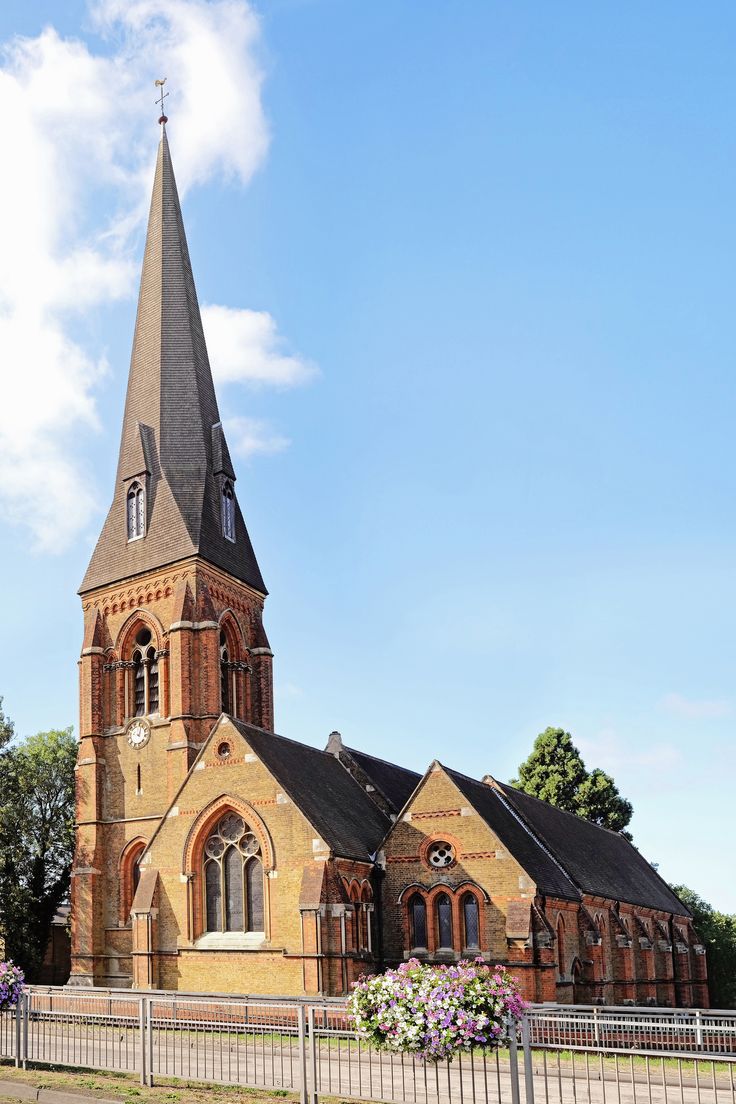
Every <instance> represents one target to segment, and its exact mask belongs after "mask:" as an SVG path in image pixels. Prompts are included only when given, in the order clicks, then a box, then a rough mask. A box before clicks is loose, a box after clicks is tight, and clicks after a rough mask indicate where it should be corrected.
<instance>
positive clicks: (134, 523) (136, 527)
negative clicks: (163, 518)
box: [126, 482, 146, 540]
mask: <svg viewBox="0 0 736 1104" xmlns="http://www.w3.org/2000/svg"><path fill="white" fill-rule="evenodd" d="M126 502H127V518H128V540H138V538H139V537H143V536H145V533H146V495H145V491H144V490H143V487H142V486H141V484H140V483H137V482H136V483H131V485H130V487H129V488H128V495H127V500H126Z"/></svg>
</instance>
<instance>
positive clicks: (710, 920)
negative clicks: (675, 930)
mask: <svg viewBox="0 0 736 1104" xmlns="http://www.w3.org/2000/svg"><path fill="white" fill-rule="evenodd" d="M672 889H673V890H674V892H675V893H676V894H677V896H678V897H679V898H680V900H681V901H683V902H684V903H685V904H686V905H687V907H688V908H689V909H690V911H691V913H692V914H693V924H694V925H695V930H696V932H697V933H698V935H699V936H700V938H701V939H702V941H703V944H704V946H705V949H706V952H707V956H708V991H709V993H710V1003H711V1007H712V1008H736V916H729V915H728V913H725V912H718V911H717V910H716V909H714V908H713V906H712V905H709V904H708V902H707V901H704V900H703V898H702V897H699V896H698V894H697V893H695V892H694V891H693V890H692V889H689V888H688V887H687V886H684V885H673V886H672Z"/></svg>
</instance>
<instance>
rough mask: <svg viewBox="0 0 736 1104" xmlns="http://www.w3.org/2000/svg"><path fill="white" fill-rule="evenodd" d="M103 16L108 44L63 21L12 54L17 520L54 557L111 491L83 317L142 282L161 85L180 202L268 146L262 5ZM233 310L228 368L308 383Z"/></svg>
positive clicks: (8, 60) (93, 353)
mask: <svg viewBox="0 0 736 1104" xmlns="http://www.w3.org/2000/svg"><path fill="white" fill-rule="evenodd" d="M91 15H92V19H93V25H94V26H95V28H96V29H97V30H98V31H99V33H100V35H101V36H102V38H103V44H102V48H101V49H95V47H94V46H93V44H92V42H91V41H89V42H85V41H81V40H76V39H65V38H62V37H61V36H60V35H59V34H57V32H56V31H55V30H54V29H53V28H48V29H46V30H44V31H43V32H42V33H41V34H40V35H38V36H37V37H35V38H19V37H16V38H13V39H11V40H9V41H8V42H6V43H5V44H4V46H2V47H0V117H1V118H2V119H3V172H2V174H0V243H2V247H1V248H0V410H1V411H2V418H0V514H2V515H3V516H4V518H5V519H6V520H8V521H10V522H11V523H14V524H19V525H23V526H25V527H27V528H28V529H30V531H31V533H32V535H33V537H34V539H35V544H36V546H37V547H38V548H40V549H42V550H45V551H51V550H57V549H60V548H63V547H64V546H66V545H68V544H69V543H70V542H71V540H72V539H73V538H74V536H75V535H76V534H77V533H79V532H80V531H81V530H82V529H83V528H84V527H85V526H86V525H87V524H88V523H89V520H90V518H91V516H92V514H93V512H94V510H95V507H96V506H98V505H99V504H100V503H99V502H98V501H97V499H96V496H97V495H98V494H101V495H102V497H103V498H104V497H106V495H107V493H108V491H109V488H91V487H90V484H89V479H88V478H87V477H84V473H83V470H82V465H81V459H80V453H79V452H78V447H79V445H78V441H79V436H80V433H79V431H80V429H81V430H83V431H84V430H85V428H86V429H87V430H89V429H91V428H93V427H95V426H96V424H97V416H96V402H95V395H96V388H97V387H98V384H99V381H100V379H101V377H102V376H103V375H104V372H105V370H106V365H105V361H104V358H103V357H102V355H101V353H100V351H99V349H97V350H95V349H94V348H93V347H90V346H89V343H88V342H87V341H85V339H84V336H82V337H80V336H79V335H80V334H82V335H83V334H84V328H83V326H81V327H80V323H79V316H80V315H81V316H83V315H84V312H85V311H88V310H89V309H90V308H91V307H94V306H99V305H104V304H108V303H110V302H111V301H113V300H115V299H119V298H122V297H126V296H130V295H132V294H133V293H134V291H135V288H136V283H137V273H138V266H139V263H140V258H139V252H140V249H139V246H140V241H139V235H138V231H139V229H140V225H141V219H142V218H143V216H144V215H145V213H146V210H147V206H148V197H149V195H150V187H151V180H152V168H153V160H154V156H155V144H156V140H157V134H156V129H155V120H156V107H155V106H154V99H155V96H156V90H155V89H154V86H153V78H154V77H156V76H166V75H170V76H171V78H172V79H171V81H170V82H169V84H168V85H167V87H169V88H171V96H170V97H169V99H168V100H167V101H166V103H167V113H168V114H170V116H171V119H172V122H171V125H170V128H169V129H170V132H171V137H172V146H173V147H174V156H175V161H176V169H177V182H178V184H179V191H180V194H182V195H183V194H184V193H185V192H186V191H187V189H188V188H189V187H191V186H192V185H194V184H197V183H202V182H203V181H205V180H207V179H210V178H211V177H212V176H213V175H215V174H220V175H224V176H225V177H227V178H232V179H235V180H237V181H239V182H241V183H245V182H247V181H248V180H249V179H250V177H251V176H252V174H253V173H254V172H255V171H256V169H257V168H258V166H259V165H260V164H261V163H262V161H263V158H264V156H265V154H266V151H267V148H268V129H267V126H266V122H265V118H264V114H263V109H262V105H261V98H260V97H261V85H262V81H263V73H262V68H261V65H260V62H259V59H258V45H259V23H258V19H257V17H256V15H255V14H254V12H253V10H252V8H251V7H250V6H249V4H248V3H247V2H246V0H212V2H207V0H155V2H153V0H97V2H95V3H93V4H92V6H91ZM110 89H114V97H113V96H111V95H110V93H109V90H110ZM169 105H170V106H169ZM100 211H104V212H107V215H106V216H104V217H103V216H100V215H99V212H100ZM133 235H135V237H134V236H133ZM212 310H215V311H217V310H218V308H210V311H212ZM220 310H223V311H224V313H223V314H222V315H221V316H220V318H219V324H218V321H217V320H216V321H215V323H214V331H213V333H214V340H215V342H216V343H217V342H218V340H219V343H220V347H221V348H222V349H224V354H223V365H224V376H223V378H226V379H232V380H237V381H242V380H246V381H255V380H257V381H258V382H263V383H277V384H278V385H280V386H289V385H290V384H291V383H294V382H300V380H301V379H303V378H305V377H306V374H308V369H307V367H306V366H305V365H303V364H302V362H301V361H299V360H298V359H297V358H295V357H293V356H290V355H289V354H288V353H286V352H283V351H282V349H281V342H280V340H279V338H278V335H277V332H276V327H275V323H274V322H273V319H272V318H271V317H270V315H268V314H264V315H259V314H257V313H256V312H244V311H237V310H226V309H224V308H220ZM75 314H76V315H77V320H76V321H75V320H74V317H73V316H74V315H75ZM250 315H253V317H249V316H250ZM72 326H74V328H72ZM228 335H229V336H228ZM246 352H247V355H248V358H249V362H248V363H249V364H250V365H251V367H250V368H249V367H248V364H246V362H245V360H244V356H245V354H246ZM218 355H219V354H218ZM249 441H250V444H248V442H249ZM285 444H286V441H285V439H284V438H279V437H278V435H276V434H273V433H270V435H269V431H267V428H266V427H260V429H258V427H256V428H251V430H250V431H247V430H246V429H245V428H243V429H242V432H241V439H240V445H241V447H242V448H243V449H245V450H246V451H247V450H248V449H250V451H251V452H253V451H276V450H277V449H278V448H281V447H285Z"/></svg>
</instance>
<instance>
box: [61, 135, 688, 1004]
mask: <svg viewBox="0 0 736 1104" xmlns="http://www.w3.org/2000/svg"><path fill="white" fill-rule="evenodd" d="M80 595H81V599H82V606H83V612H84V637H83V643H82V650H81V657H80V661H79V680H80V681H79V688H80V730H79V736H80V742H79V755H78V763H77V796H76V851H75V861H74V869H73V872H72V976H71V981H70V983H71V984H72V985H84V986H110V987H133V988H135V989H140V990H151V989H167V990H180V991H187V992H219V993H224V992H237V993H262V994H267V993H270V994H281V995H303V994H307V995H309V994H314V995H317V994H324V995H327V996H339V995H341V994H345V993H346V992H348V991H349V989H350V986H351V983H352V982H353V981H354V980H355V979H356V978H357V977H358V976H360V975H361V974H363V973H368V972H375V971H377V970H380V969H382V968H384V967H385V966H389V965H396V964H397V963H398V962H401V961H402V960H404V959H407V958H409V957H411V956H415V957H417V958H420V959H422V960H426V961H433V962H448V963H449V962H453V961H456V960H457V959H459V958H460V957H464V956H465V957H473V958H475V957H478V956H482V958H483V959H484V960H486V961H488V962H491V963H504V964H505V965H506V966H508V968H509V969H510V970H511V971H512V973H513V974H514V975H515V976H516V977H517V978H518V979H519V981H520V984H521V987H522V990H523V993H524V995H525V996H526V997H527V999H529V1000H533V1001H556V1002H567V1003H570V1002H576V1003H606V1004H616V1005H621V1004H657V1005H679V1006H689V1005H698V1006H701V1007H707V1004H708V992H707V984H706V958H705V950H704V948H703V946H702V945H701V943H700V940H699V938H698V936H697V933H696V932H695V930H694V928H693V924H692V918H691V916H690V914H689V912H688V909H687V908H686V906H685V905H684V904H683V903H682V901H680V900H679V899H678V898H677V897H676V896H675V895H674V893H673V892H672V890H671V889H670V888H669V887H668V885H667V884H666V883H665V882H664V881H663V880H662V879H661V878H660V876H659V875H658V874H657V872H656V870H655V869H654V868H653V867H652V866H651V865H650V864H649V863H648V862H647V861H646V860H645V859H644V858H643V857H642V856H641V855H640V854H639V852H638V851H637V850H636V848H635V847H633V846H632V844H630V843H629V842H628V841H627V840H626V839H625V838H624V837H623V836H620V835H618V834H616V833H614V832H610V831H608V830H606V829H603V828H599V827H597V826H595V825H593V824H591V823H589V822H588V821H585V820H582V819H580V818H578V817H575V816H573V815H571V814H569V813H566V812H562V811H561V810H559V809H556V808H554V807H552V806H551V805H548V804H546V803H545V802H542V801H539V800H537V799H536V798H533V797H530V796H529V795H527V794H524V793H522V792H519V791H518V790H514V789H513V788H512V787H510V786H508V785H505V784H504V783H502V782H499V781H497V780H496V779H495V778H493V777H492V776H491V775H485V776H483V777H482V778H479V779H476V778H470V777H468V776H466V775H464V774H460V773H458V772H457V771H455V770H453V769H452V768H451V767H450V766H447V765H445V764H443V763H440V762H438V761H436V760H435V761H434V762H432V763H431V764H430V765H429V767H428V768H427V770H426V772H425V773H424V774H423V775H420V774H418V773H416V772H415V771H412V770H409V769H407V768H406V767H403V766H398V765H395V764H393V763H388V762H385V761H384V760H381V759H378V758H375V757H374V756H372V755H371V754H370V749H369V750H368V751H365V750H359V749H355V748H352V747H348V746H346V745H345V744H344V743H343V740H342V738H341V737H340V735H339V734H338V733H332V735H331V736H330V737H329V740H328V742H327V745H326V747H325V748H324V750H318V749H316V748H314V747H311V746H308V745H306V744H302V743H299V742H297V741H295V740H293V739H286V738H284V737H283V736H280V735H277V734H276V733H275V732H274V702H273V683H272V665H273V652H272V650H271V646H270V644H269V640H268V637H267V635H266V632H265V629H264V625H263V609H264V602H265V599H266V595H267V591H266V586H265V583H264V581H263V576H262V575H261V571H260V568H259V565H258V562H257V560H256V556H255V553H254V550H253V546H252V544H251V541H250V537H249V535H248V530H247V528H246V525H245V521H244V518H243V514H242V511H241V507H240V503H239V497H238V493H237V490H236V473H235V469H234V466H233V463H232V460H231V457H230V454H229V452H228V446H227V441H226V439H225V433H224V431H223V427H222V423H221V421H220V415H219V412H218V405H217V398H216V395H215V389H214V385H213V380H212V374H211V371H210V365H209V361H208V356H207V349H206V345H205V339H204V334H203V330H202V323H201V319H200V312H199V306H198V302H197V294H196V291H195V285H194V279H193V275H192V269H191V265H190V260H189V253H188V249H187V242H186V237H185V232H184V225H183V221H182V213H181V208H180V204H179V198H178V194H177V189H176V183H175V179H174V170H173V167H172V160H171V154H170V150H169V144H168V138H167V135H166V127H165V121H163V130H162V136H161V141H160V145H159V149H158V158H157V164H156V172H155V179H154V184H153V196H152V200H151V208H150V215H149V222H148V229H147V237H146V245H145V252H144V258H143V270H142V276H141V284H140V295H139V301H138V312H137V318H136V324H135V333H134V338H133V351H132V358H131V364H130V374H129V379H128V387H127V395H126V400H125V412H124V416H123V425H122V433H121V441H120V453H119V461H118V468H117V476H116V481H115V488H114V493H113V498H112V505H111V507H110V510H109V513H108V515H107V518H106V520H105V522H104V525H103V527H102V532H101V534H100V537H99V539H98V542H97V545H96V547H95V549H94V552H93V555H92V558H91V561H90V563H89V567H88V569H87V572H86V574H85V577H84V580H83V582H82V585H81V588H80ZM484 766H485V764H484Z"/></svg>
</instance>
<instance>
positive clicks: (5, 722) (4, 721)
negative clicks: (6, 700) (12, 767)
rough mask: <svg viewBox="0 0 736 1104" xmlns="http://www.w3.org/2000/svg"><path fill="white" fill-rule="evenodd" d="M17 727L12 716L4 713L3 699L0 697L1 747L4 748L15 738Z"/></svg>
mask: <svg viewBox="0 0 736 1104" xmlns="http://www.w3.org/2000/svg"><path fill="white" fill-rule="evenodd" d="M14 731H15V729H14V727H13V722H12V721H11V719H10V717H6V716H5V714H4V713H3V699H2V698H0V748H4V747H5V746H6V745H7V744H9V743H10V741H11V740H12V739H13V733H14Z"/></svg>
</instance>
